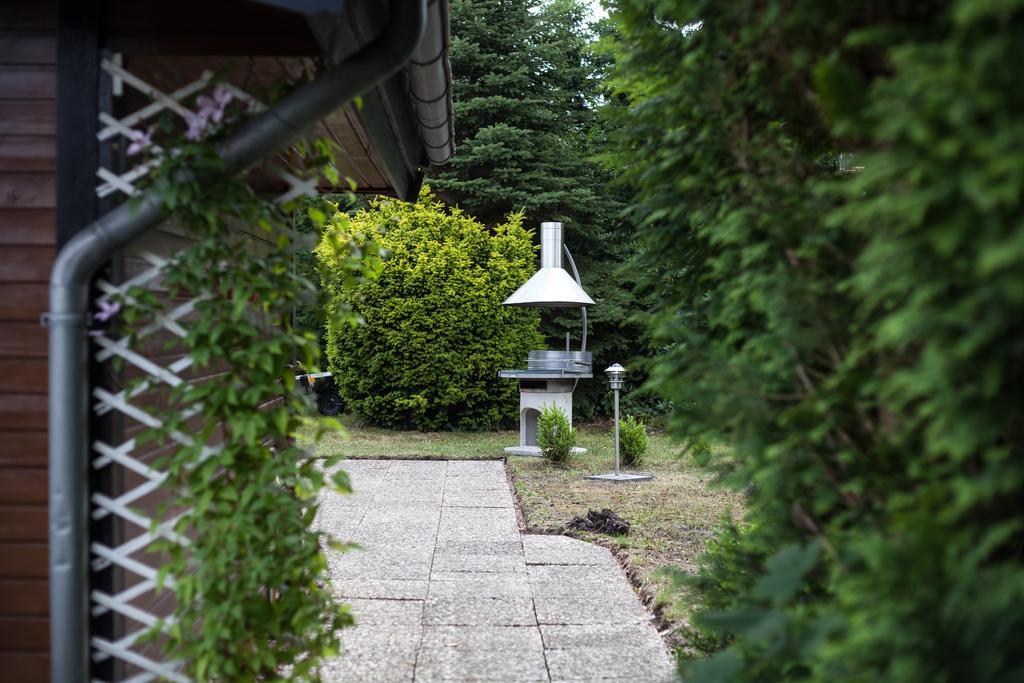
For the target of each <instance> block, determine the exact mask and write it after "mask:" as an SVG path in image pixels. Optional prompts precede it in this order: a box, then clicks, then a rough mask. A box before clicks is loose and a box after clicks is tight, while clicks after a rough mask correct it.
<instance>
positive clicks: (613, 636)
mask: <svg viewBox="0 0 1024 683" xmlns="http://www.w3.org/2000/svg"><path fill="white" fill-rule="evenodd" d="M540 633H541V636H542V637H543V638H544V647H545V648H547V649H549V650H564V649H567V648H574V647H635V648H645V647H646V648H652V649H655V650H657V649H659V648H663V647H664V641H662V639H661V636H659V635H658V632H657V631H655V630H654V626H651V625H648V626H647V627H646V628H638V627H637V624H543V625H541V627H540Z"/></svg>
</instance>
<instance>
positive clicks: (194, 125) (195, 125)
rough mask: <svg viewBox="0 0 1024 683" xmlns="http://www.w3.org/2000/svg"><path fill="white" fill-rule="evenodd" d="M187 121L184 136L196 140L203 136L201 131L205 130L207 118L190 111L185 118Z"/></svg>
mask: <svg viewBox="0 0 1024 683" xmlns="http://www.w3.org/2000/svg"><path fill="white" fill-rule="evenodd" d="M187 121H188V132H186V133H185V137H187V138H188V139H189V140H192V141H196V140H198V139H199V138H201V137H203V131H205V130H206V124H207V120H206V118H205V117H203V116H199V115H197V114H192V113H190V114H189V115H188V118H187Z"/></svg>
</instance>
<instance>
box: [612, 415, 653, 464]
mask: <svg viewBox="0 0 1024 683" xmlns="http://www.w3.org/2000/svg"><path fill="white" fill-rule="evenodd" d="M612 430H613V432H614V430H615V425H612ZM647 445H648V440H647V425H645V424H644V423H643V422H641V421H640V420H638V419H636V418H635V417H633V416H632V415H630V416H628V417H627V418H626V419H625V420H623V421H622V422H621V423H620V424H619V458H620V459H621V463H622V465H623V466H624V467H637V466H639V465H640V464H641V463H643V460H644V453H646V452H647Z"/></svg>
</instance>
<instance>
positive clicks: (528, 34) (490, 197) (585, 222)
mask: <svg viewBox="0 0 1024 683" xmlns="http://www.w3.org/2000/svg"><path fill="white" fill-rule="evenodd" d="M450 8H451V27H452V29H451V30H452V45H451V64H452V71H453V77H454V80H455V91H454V100H455V119H456V141H457V145H458V151H457V153H456V155H455V157H454V158H453V159H452V161H451V162H450V163H449V164H448V165H447V166H445V167H444V168H443V169H441V170H440V171H439V172H438V173H437V174H436V175H435V177H434V179H433V180H432V181H431V186H432V187H433V188H434V190H435V191H436V192H437V193H438V195H439V196H440V197H442V198H443V199H444V200H445V201H446V202H447V203H448V204H451V205H458V206H459V207H460V208H462V209H463V210H465V211H467V212H468V213H470V214H471V215H473V216H474V217H476V218H477V219H478V220H480V221H482V222H483V223H485V224H486V225H490V226H494V225H498V224H500V223H501V222H502V221H504V220H505V217H506V216H507V215H508V214H509V213H510V212H513V211H523V212H524V213H525V220H524V225H526V226H527V227H529V228H532V229H537V228H538V227H539V225H540V223H541V222H542V221H561V222H563V223H565V226H566V242H567V244H568V245H569V248H570V249H571V250H572V253H573V255H574V257H575V259H576V262H577V265H578V266H579V269H580V271H581V276H582V277H583V281H584V288H585V289H586V290H587V291H588V292H589V293H590V295H591V296H592V297H594V299H595V301H597V302H598V305H597V306H595V307H593V308H592V309H591V311H590V325H589V330H590V335H589V342H590V343H589V344H588V350H591V351H593V352H594V357H595V360H594V362H595V366H596V365H598V364H600V363H602V362H606V364H608V363H611V362H625V363H628V362H629V361H630V360H631V359H632V358H633V357H634V356H636V355H638V354H639V353H641V351H642V349H643V332H642V331H641V328H640V327H639V326H638V325H635V324H632V323H629V322H627V319H628V318H629V317H630V315H631V313H632V312H634V311H635V309H636V308H637V306H636V303H635V301H634V298H633V295H632V293H631V283H630V282H629V281H628V280H627V279H626V278H625V277H624V276H623V275H622V274H619V273H617V271H618V270H619V267H620V266H621V264H622V263H623V262H624V261H625V260H626V258H627V257H628V253H629V250H630V244H631V233H632V228H631V226H630V225H629V224H628V223H626V222H625V221H624V220H623V219H622V217H621V213H622V202H621V198H620V197H617V196H615V194H614V192H615V191H613V190H612V189H610V185H611V182H610V181H611V176H610V174H609V173H608V172H607V171H605V170H603V169H602V168H601V167H600V166H599V165H598V164H597V163H596V162H595V161H594V160H593V157H594V155H595V154H596V152H597V151H598V145H599V144H600V141H601V140H602V138H603V137H604V134H603V131H602V129H601V123H600V121H599V119H598V110H599V105H600V102H601V94H602V88H603V85H602V82H601V78H600V74H601V71H602V68H603V66H604V64H603V63H602V61H601V60H599V59H598V58H596V56H595V54H594V52H593V50H592V45H591V41H592V39H593V33H592V31H591V27H590V26H589V25H588V20H589V8H588V7H587V6H585V5H584V4H583V3H581V2H580V0H548V1H547V2H539V3H538V2H537V1H536V0H452V2H451V6H450ZM579 328H580V320H579V312H578V311H576V310H571V309H569V310H564V309H556V310H550V311H546V312H545V313H544V316H543V329H544V332H545V335H546V336H547V337H548V343H549V345H551V346H553V347H556V348H558V347H560V346H561V345H562V344H564V338H565V333H566V332H569V333H570V334H571V335H572V336H573V340H574V343H573V346H574V348H576V347H578V344H579ZM602 367H603V366H602ZM605 393H607V392H606V391H604V387H603V386H602V383H601V382H600V381H595V382H584V383H581V385H580V387H579V389H578V391H577V407H576V412H577V414H578V415H580V416H582V417H589V416H591V415H593V414H594V413H595V412H605V411H606V409H607V406H604V405H603V404H599V401H600V400H603V395H604V394H605Z"/></svg>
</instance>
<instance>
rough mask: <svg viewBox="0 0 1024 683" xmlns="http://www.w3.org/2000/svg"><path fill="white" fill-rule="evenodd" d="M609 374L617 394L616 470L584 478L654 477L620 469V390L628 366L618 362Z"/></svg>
mask: <svg viewBox="0 0 1024 683" xmlns="http://www.w3.org/2000/svg"><path fill="white" fill-rule="evenodd" d="M605 373H606V374H607V375H608V388H609V389H611V390H612V393H613V394H614V395H615V426H614V428H613V430H612V431H613V433H614V435H615V471H614V472H607V473H605V474H591V475H588V476H586V477H584V479H597V480H599V481H611V482H625V481H647V480H648V479H653V478H654V477H653V476H652V475H650V474H647V473H645V472H620V471H619V391H620V390H621V389H622V385H623V384H624V383H625V379H626V368H624V367H622V366H621V365H619V364H618V363H615V364H614V365H612V366H611V367H609V368H608V369H606V370H605Z"/></svg>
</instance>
